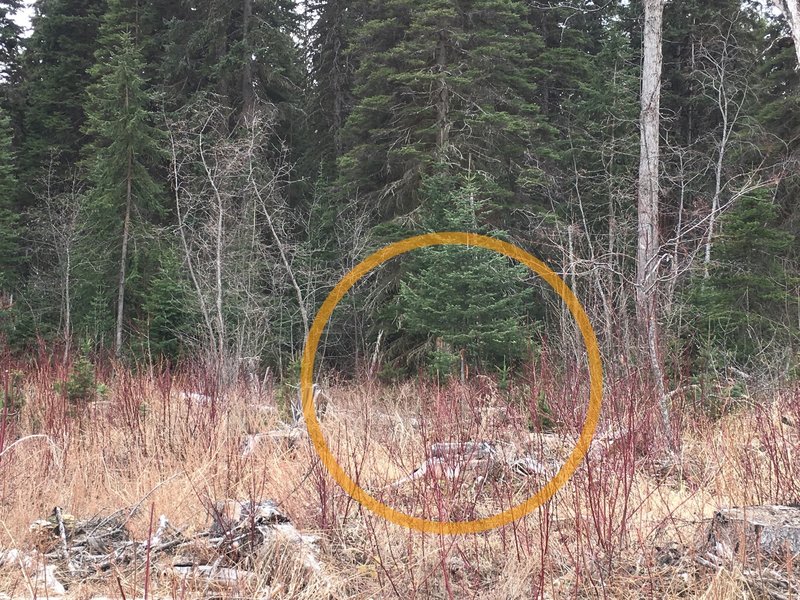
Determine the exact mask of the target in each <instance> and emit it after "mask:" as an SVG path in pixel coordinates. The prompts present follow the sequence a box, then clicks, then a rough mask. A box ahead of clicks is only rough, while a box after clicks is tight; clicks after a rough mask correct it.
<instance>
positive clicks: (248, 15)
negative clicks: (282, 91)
mask: <svg viewBox="0 0 800 600" xmlns="http://www.w3.org/2000/svg"><path fill="white" fill-rule="evenodd" d="M252 17H253V0H243V5H242V45H243V46H244V50H243V52H244V56H242V114H243V115H244V117H245V119H250V118H251V117H252V115H253V108H254V107H255V94H254V92H253V49H252V48H251V46H250V38H249V27H250V21H251V19H252Z"/></svg>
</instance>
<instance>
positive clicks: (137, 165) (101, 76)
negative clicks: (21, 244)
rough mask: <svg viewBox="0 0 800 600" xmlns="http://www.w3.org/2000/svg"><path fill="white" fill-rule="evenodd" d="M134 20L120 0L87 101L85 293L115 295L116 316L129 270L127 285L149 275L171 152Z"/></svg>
mask: <svg viewBox="0 0 800 600" xmlns="http://www.w3.org/2000/svg"><path fill="white" fill-rule="evenodd" d="M126 14H127V13H126V11H124V10H123V8H122V4H121V3H120V2H119V0H112V2H111V3H110V4H109V12H108V13H107V14H106V15H105V17H104V20H103V26H102V27H101V33H100V48H99V49H98V51H97V53H96V58H97V63H96V65H95V66H94V67H92V69H91V74H92V75H93V77H94V78H95V83H93V84H92V86H91V87H90V88H89V93H88V100H87V122H86V132H87V133H88V134H90V135H91V137H92V140H93V141H92V143H91V144H89V145H88V146H86V148H85V149H84V155H85V159H84V161H85V164H86V166H87V169H88V172H89V178H90V181H91V184H92V189H91V191H90V192H89V195H88V201H87V206H86V212H85V218H84V221H83V228H84V231H85V233H86V236H85V240H86V243H85V244H84V245H83V247H82V248H81V254H82V257H83V258H84V261H83V264H84V265H85V266H86V268H85V269H84V270H83V272H82V273H81V277H80V279H81V289H80V293H81V296H82V298H83V299H84V300H86V301H87V304H86V305H88V300H89V299H91V300H93V301H95V302H99V301H100V297H101V296H102V295H103V290H107V292H108V293H109V294H110V296H109V297H108V298H107V300H106V301H105V305H106V306H107V310H109V311H112V310H113V308H112V306H116V304H115V302H114V301H116V299H117V295H118V293H119V291H118V286H119V281H118V280H119V277H120V273H121V269H123V268H124V272H125V285H126V287H128V284H130V283H134V282H136V281H137V279H138V278H139V276H140V275H141V274H140V273H139V269H137V266H139V265H141V264H143V262H144V261H146V250H147V246H145V245H142V244H141V241H144V239H145V238H146V236H147V235H148V230H149V224H150V223H152V222H153V221H154V220H156V219H158V218H159V217H160V216H161V215H162V214H163V202H164V198H165V194H164V191H163V188H162V186H161V185H160V184H159V183H157V182H156V181H155V180H154V179H153V175H152V171H153V170H154V169H155V167H156V166H157V165H158V162H159V159H160V158H162V157H163V156H164V154H165V153H164V151H163V145H162V144H163V142H164V140H165V136H164V135H163V134H162V133H161V132H160V130H158V129H157V128H156V127H155V126H154V121H155V116H154V114H153V112H152V107H151V105H152V102H153V97H152V94H151V92H150V91H149V90H148V88H147V83H146V82H145V81H144V80H143V78H142V72H143V68H144V64H143V61H142V58H141V53H140V52H139V49H138V48H137V47H136V45H135V43H134V39H133V37H132V35H131V33H130V32H129V29H130V24H127V23H126V22H125V21H124V19H125V18H126ZM98 242H100V243H101V244H102V246H98ZM123 251H124V252H125V256H124V257H123V256H122V254H121V253H122V252H123ZM130 288H133V286H130ZM126 296H130V294H127V293H126ZM139 301H141V297H140V298H139Z"/></svg>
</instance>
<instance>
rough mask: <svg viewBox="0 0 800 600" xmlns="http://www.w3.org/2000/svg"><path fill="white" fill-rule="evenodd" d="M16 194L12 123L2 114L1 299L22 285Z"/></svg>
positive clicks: (0, 150)
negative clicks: (19, 270) (20, 278)
mask: <svg viewBox="0 0 800 600" xmlns="http://www.w3.org/2000/svg"><path fill="white" fill-rule="evenodd" d="M16 192H17V179H16V177H15V176H14V153H13V151H12V149H11V122H10V119H9V118H8V116H6V115H5V114H2V112H0V297H1V296H2V295H3V293H4V292H5V293H7V294H8V293H13V292H14V290H15V289H16V288H17V287H18V285H19V283H20V282H19V281H18V275H19V272H18V269H19V266H20V244H19V241H20V240H19V227H20V223H19V216H18V214H17V212H16V207H15V205H14V200H15V198H16Z"/></svg>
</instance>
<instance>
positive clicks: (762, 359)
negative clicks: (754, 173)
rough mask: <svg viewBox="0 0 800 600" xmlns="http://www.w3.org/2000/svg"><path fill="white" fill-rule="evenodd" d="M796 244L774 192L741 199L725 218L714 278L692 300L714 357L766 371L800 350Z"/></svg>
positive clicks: (696, 285) (698, 288) (712, 271)
mask: <svg viewBox="0 0 800 600" xmlns="http://www.w3.org/2000/svg"><path fill="white" fill-rule="evenodd" d="M792 241H793V238H792V236H791V235H789V234H788V233H786V232H785V231H782V230H781V228H780V226H779V224H778V214H777V210H776V207H775V205H774V204H773V201H772V198H771V197H770V192H769V191H768V190H760V191H756V192H753V193H751V194H749V195H747V196H745V197H743V198H741V199H740V200H739V201H738V202H737V204H736V206H735V207H734V208H733V209H732V210H731V211H730V212H729V213H728V214H726V215H725V216H724V217H723V219H722V222H721V232H720V237H719V240H718V242H717V244H716V246H715V248H714V254H715V261H714V264H713V266H712V268H711V269H710V271H709V277H708V278H707V279H702V280H698V281H696V282H695V283H694V285H693V292H692V296H691V298H692V303H693V306H694V307H695V309H696V311H697V317H696V320H695V321H694V323H695V324H696V325H697V326H698V327H697V331H698V332H699V334H700V335H701V336H704V337H705V338H706V339H708V340H710V341H711V343H712V349H711V352H714V349H716V350H717V351H721V352H723V353H724V354H723V356H722V357H720V358H723V357H724V359H723V360H719V363H722V364H724V363H725V362H726V360H725V359H732V360H734V361H735V362H737V363H738V364H740V365H752V364H758V365H760V366H763V365H767V364H770V363H771V362H772V360H773V358H774V357H775V356H778V355H784V354H785V351H786V350H787V348H789V349H791V348H792V347H794V348H796V347H797V345H798V342H799V341H800V340H799V339H798V337H797V336H798V329H797V326H796V324H795V319H796V314H795V311H796V309H797V307H796V302H797V300H796V293H797V292H796V290H797V286H798V285H799V284H800V281H798V280H797V278H796V277H795V278H792V276H791V273H790V272H788V271H787V268H786V264H787V259H788V258H789V250H790V248H791V245H792ZM766 347H771V350H770V351H769V352H767V353H766V354H764V355H760V354H759V352H760V351H762V350H763V349H764V348H766ZM790 354H791V352H790Z"/></svg>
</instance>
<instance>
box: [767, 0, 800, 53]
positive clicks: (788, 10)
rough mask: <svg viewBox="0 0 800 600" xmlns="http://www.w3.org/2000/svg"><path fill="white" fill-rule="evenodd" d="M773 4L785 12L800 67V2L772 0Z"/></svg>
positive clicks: (795, 0) (794, 0)
mask: <svg viewBox="0 0 800 600" xmlns="http://www.w3.org/2000/svg"><path fill="white" fill-rule="evenodd" d="M772 5H773V6H774V7H775V8H777V9H778V10H779V11H781V12H782V13H783V16H784V17H786V21H787V22H788V23H789V31H790V32H791V34H792V40H793V41H794V51H795V53H796V54H797V63H798V67H800V4H798V2H797V0H772Z"/></svg>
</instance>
